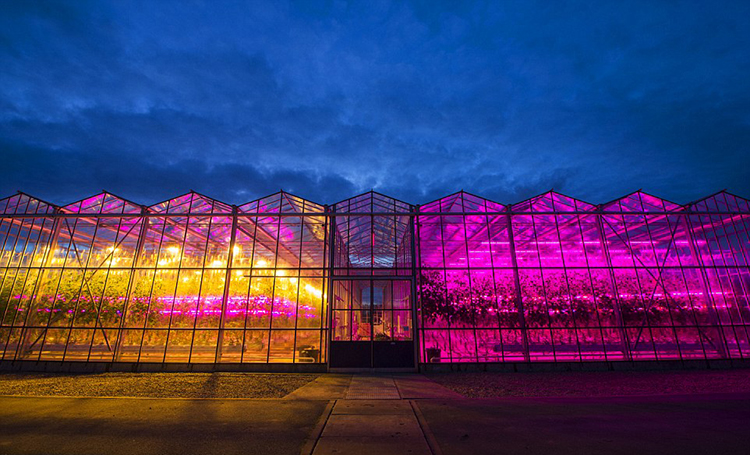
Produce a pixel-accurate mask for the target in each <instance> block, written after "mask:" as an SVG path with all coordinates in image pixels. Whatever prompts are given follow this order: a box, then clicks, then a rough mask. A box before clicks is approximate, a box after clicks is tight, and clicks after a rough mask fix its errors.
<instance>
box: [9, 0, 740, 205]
mask: <svg viewBox="0 0 750 455" xmlns="http://www.w3.org/2000/svg"><path fill="white" fill-rule="evenodd" d="M0 8H2V11H0V66H2V68H3V69H4V70H3V71H2V72H0V87H2V88H1V89H0V159H2V160H3V163H4V164H3V166H0V191H2V192H3V193H8V192H12V191H15V190H16V189H22V190H24V191H26V192H29V193H32V194H38V195H39V196H44V197H48V198H50V199H53V200H55V201H60V200H61V202H64V201H71V200H75V199H79V198H80V197H83V196H84V195H87V194H92V193H95V192H98V191H100V190H101V189H102V188H106V189H108V190H110V191H113V192H115V193H118V192H119V193H121V194H122V195H123V196H126V197H130V198H132V199H135V200H138V201H146V202H149V201H156V200H159V199H166V198H167V197H171V196H173V195H175V194H179V193H182V192H185V191H187V190H188V189H191V188H192V189H195V190H200V191H202V192H204V193H206V194H208V195H210V196H214V197H217V198H219V199H224V200H226V201H227V202H236V203H240V202H244V201H246V200H249V199H253V198H256V197H260V196H262V195H264V194H267V193H270V192H274V191H277V190H278V189H280V188H283V189H285V190H290V191H293V192H296V193H297V194H299V195H300V196H303V197H307V198H309V199H311V200H315V201H317V202H321V203H327V202H333V201H337V200H340V199H343V198H346V197H348V196H351V195H354V194H356V193H359V192H362V191H366V190H369V189H376V190H378V191H381V192H383V193H386V194H392V195H393V196H394V197H398V198H400V199H403V200H407V201H412V202H415V203H424V202H427V201H429V200H432V199H435V198H438V197H440V196H443V195H445V194H448V193H452V192H454V191H457V190H459V189H465V190H467V191H470V192H473V193H476V194H479V195H483V196H486V197H488V198H491V199H495V200H498V201H500V202H503V203H508V202H517V201H519V200H521V199H524V198H528V197H530V196H533V195H535V194H538V193H541V192H543V191H547V190H549V189H550V188H552V187H554V188H555V190H557V191H560V192H563V193H567V194H570V195H571V196H574V197H578V198H581V199H584V200H588V201H590V202H594V203H597V202H602V201H608V200H611V199H613V198H616V197H618V196H620V195H623V194H626V193H629V192H630V191H633V190H635V189H637V188H644V189H646V190H648V191H650V192H652V193H655V194H657V195H661V196H663V197H665V198H667V199H671V200H676V201H678V202H679V201H689V200H693V199H697V198H699V197H701V196H704V195H706V194H709V193H711V192H713V191H716V190H718V189H721V188H725V187H727V188H729V189H730V190H732V191H734V192H735V193H739V194H744V195H748V196H750V180H748V179H747V173H746V171H745V169H747V167H748V166H750V153H748V149H747V145H746V144H748V139H750V118H749V117H748V114H747V112H748V108H750V83H748V81H747V78H746V75H747V74H748V73H750V29H748V28H747V27H745V26H744V23H743V22H742V18H744V17H747V16H748V15H750V14H749V13H750V6H748V4H747V3H746V2H727V3H726V4H725V5H723V7H722V8H706V7H703V6H701V5H697V4H696V5H677V4H674V5H672V4H659V5H654V4H652V3H641V2H629V3H624V4H617V5H613V4H596V5H592V4H591V3H589V2H566V3H565V4H555V5H551V4H548V3H546V2H542V3H535V2H519V3H503V4H497V3H493V2H478V1H477V2H461V4H460V5H459V4H454V3H449V2H446V3H435V2H420V1H415V2H411V3H390V2H372V3H368V4H345V3H339V2H324V3H320V4H313V5H305V7H301V6H300V5H297V4H294V3H284V2H267V3H254V4H252V5H248V4H242V3H240V4H225V5H223V7H222V8H217V7H215V5H213V4H211V3H207V2H200V1H196V2H194V3H192V4H191V6H190V7H185V6H184V4H183V3H182V2H160V3H158V4H153V3H152V2H143V3H138V2H126V3H123V2H91V3H83V2H74V3H70V2H43V3H38V2H31V3H29V2H4V3H3V4H2V6H0Z"/></svg>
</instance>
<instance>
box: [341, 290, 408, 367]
mask: <svg viewBox="0 0 750 455" xmlns="http://www.w3.org/2000/svg"><path fill="white" fill-rule="evenodd" d="M332 312H333V314H332V325H331V328H332V330H331V350H330V365H331V367H333V368H342V367H346V368H413V367H414V365H415V364H414V360H415V359H414V324H413V303H412V295H411V281H409V280H390V279H377V280H372V279H336V280H333V302H332Z"/></svg>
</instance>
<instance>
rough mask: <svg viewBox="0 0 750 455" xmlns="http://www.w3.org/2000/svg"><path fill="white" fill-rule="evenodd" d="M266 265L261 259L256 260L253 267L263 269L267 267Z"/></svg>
mask: <svg viewBox="0 0 750 455" xmlns="http://www.w3.org/2000/svg"><path fill="white" fill-rule="evenodd" d="M267 265H268V262H266V261H265V260H263V259H260V260H258V262H256V263H255V266H256V267H265V266H267Z"/></svg>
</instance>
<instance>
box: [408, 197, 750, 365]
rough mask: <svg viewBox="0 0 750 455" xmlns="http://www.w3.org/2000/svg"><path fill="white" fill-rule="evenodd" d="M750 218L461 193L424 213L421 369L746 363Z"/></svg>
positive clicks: (733, 204)
mask: <svg viewBox="0 0 750 455" xmlns="http://www.w3.org/2000/svg"><path fill="white" fill-rule="evenodd" d="M749 209H750V207H749V206H748V202H747V201H746V200H744V199H740V198H737V197H735V196H732V195H730V194H728V193H724V192H722V193H719V194H716V195H714V196H712V197H709V198H706V199H704V200H702V201H700V202H697V203H694V204H691V205H688V206H680V205H678V204H674V203H671V202H668V201H665V200H663V199H659V198H656V197H654V196H651V195H648V194H646V193H643V192H640V191H639V192H636V193H633V194H630V195H628V196H626V197H623V198H621V199H618V200H616V201H613V202H610V203H608V204H604V205H600V206H594V205H591V204H588V203H585V202H582V201H578V200H575V199H572V198H570V197H567V196H564V195H561V194H558V193H555V192H550V193H546V194H543V195H540V196H537V197H535V198H532V199H530V200H527V201H524V202H521V203H519V204H515V205H513V206H511V207H504V206H502V205H500V204H496V203H494V202H491V201H487V200H485V199H482V198H479V197H476V196H473V195H471V194H468V193H465V192H461V193H457V194H454V195H451V196H448V197H446V198H443V199H440V200H438V201H435V202H433V203H430V204H426V205H424V206H422V207H420V209H419V215H418V223H417V229H418V231H417V235H418V239H419V241H418V247H419V254H418V256H419V264H418V266H419V270H418V298H419V299H418V302H419V306H420V310H419V315H420V328H421V330H420V333H421V337H420V338H421V348H422V349H421V350H422V361H423V362H507V361H549V362H559V361H589V360H660V359H705V358H709V359H710V358H738V359H739V358H744V357H747V356H750V344H749V343H748V327H747V321H748V316H749V315H750V312H749V311H750V308H749V307H748V296H749V295H750V294H748V288H749V287H750V286H749V285H750V277H749V276H748V254H747V253H748V251H750V240H749V239H748V230H747V224H748V222H749V221H750V220H748V218H749V217H750V210H749Z"/></svg>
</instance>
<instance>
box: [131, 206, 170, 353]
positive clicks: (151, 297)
mask: <svg viewBox="0 0 750 455" xmlns="http://www.w3.org/2000/svg"><path fill="white" fill-rule="evenodd" d="M171 204H172V202H171V201H170V202H168V203H167V208H166V210H165V212H164V216H163V217H161V219H162V226H161V232H160V233H159V244H158V245H157V250H156V257H155V258H154V275H153V276H152V277H151V286H150V288H149V291H148V305H146V314H145V315H144V318H143V330H142V331H141V342H140V343H139V344H138V358H137V359H136V362H137V363H140V362H141V355H142V353H143V343H144V341H145V340H146V330H149V331H153V332H155V333H158V332H160V331H162V330H166V331H167V338H169V324H167V328H166V329H162V328H161V327H157V328H156V329H154V328H147V327H148V325H149V324H148V319H149V317H150V316H151V305H152V303H153V301H154V300H155V297H154V287H155V285H156V277H157V275H158V273H159V271H160V270H159V258H161V254H162V250H163V248H162V245H164V234H165V233H166V232H167V220H168V219H169V218H171V216H170V213H169V206H170V205H171ZM148 220H149V221H150V220H151V219H150V218H148ZM147 226H148V227H151V225H150V223H149V224H147ZM178 226H179V225H178ZM146 235H148V230H147V229H144V231H143V242H144V243H145V241H146V238H145V237H146ZM183 243H184V242H183ZM182 246H184V245H180V248H181V249H180V262H182V254H183V251H182ZM142 249H143V246H141V250H142ZM175 273H177V280H179V279H180V268H179V263H178V267H177V271H176V272H175ZM176 283H177V282H175V290H176V289H177V284H176ZM131 294H132V290H131ZM172 302H173V303H174V297H173V300H172ZM128 303H129V302H128ZM122 316H123V324H124V323H125V317H126V316H127V315H126V314H125V313H123V315H122ZM169 318H170V320H171V318H172V312H171V311H170V313H169ZM166 352H167V339H166V338H165V340H164V353H166ZM163 361H164V356H162V362H163Z"/></svg>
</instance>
